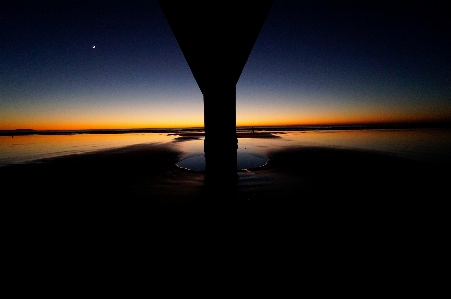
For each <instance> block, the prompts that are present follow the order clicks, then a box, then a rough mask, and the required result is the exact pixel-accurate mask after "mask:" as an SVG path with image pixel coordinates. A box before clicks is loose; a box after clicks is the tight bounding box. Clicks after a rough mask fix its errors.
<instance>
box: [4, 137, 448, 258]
mask: <svg viewBox="0 0 451 299" xmlns="http://www.w3.org/2000/svg"><path fill="white" fill-rule="evenodd" d="M179 156H180V153H179V152H177V151H176V150H174V149H173V148H171V147H169V146H166V145H155V144H154V145H137V146H131V147H127V148H123V149H114V150H107V151H101V152H96V153H90V154H81V155H73V156H67V157H59V158H52V159H47V160H42V161H40V162H39V163H32V164H25V165H14V166H9V167H2V168H0V179H1V182H2V189H3V190H2V210H3V213H4V214H5V218H4V219H6V220H7V221H6V224H5V225H6V227H5V228H6V232H7V234H8V235H9V238H10V239H9V240H10V241H8V242H7V243H6V244H8V246H12V248H14V249H13V250H14V251H16V250H17V251H18V252H20V253H21V255H23V256H29V254H30V251H31V252H34V253H35V254H36V252H39V249H41V250H43V251H45V252H47V253H48V252H49V251H48V250H49V247H51V248H53V249H52V250H51V252H55V249H54V248H55V247H54V246H55V244H57V245H56V248H60V249H61V248H71V249H74V248H78V250H80V248H84V252H85V254H86V252H91V250H94V248H96V246H99V245H103V246H105V247H107V248H109V249H108V250H118V248H123V247H126V248H128V253H127V256H129V255H130V251H134V250H138V249H141V250H142V249H143V248H146V250H151V249H152V250H155V249H157V248H160V249H161V248H162V247H164V248H166V249H168V247H170V248H172V250H176V251H177V252H178V253H177V255H178V254H180V252H181V251H183V252H186V250H187V249H189V248H191V249H193V248H196V252H198V253H199V252H203V253H205V252H210V253H211V252H212V248H214V246H213V245H212V244H218V243H215V242H220V244H221V245H220V246H219V245H218V248H223V247H224V246H229V247H230V250H229V251H228V252H235V253H238V254H239V255H240V256H242V257H243V256H249V255H253V254H251V253H250V252H249V250H248V249H246V250H245V249H244V248H247V247H246V246H247V245H252V244H254V245H255V246H258V250H257V251H258V252H261V251H265V252H266V253H267V254H269V255H270V256H271V257H272V258H274V256H275V255H272V253H270V250H269V248H272V249H271V250H277V252H278V255H277V256H278V257H281V258H282V257H283V256H284V255H285V254H282V255H280V254H281V253H280V251H283V252H285V253H286V252H288V251H289V250H294V248H296V250H295V251H296V252H298V250H309V252H310V253H309V254H319V253H321V254H322V255H323V257H322V259H324V258H326V257H328V258H329V259H330V257H331V254H332V256H335V257H337V256H338V255H341V254H343V253H344V252H346V253H347V254H348V258H349V255H352V256H354V257H355V256H360V257H362V256H366V258H368V256H369V254H370V253H369V252H370V251H368V250H371V252H372V253H371V259H372V261H373V262H374V263H378V262H377V261H382V260H384V259H386V258H387V256H390V257H394V256H397V257H399V259H400V260H405V261H406V263H408V260H410V258H412V255H414V253H413V251H412V250H413V249H414V248H419V247H422V246H424V244H430V245H431V246H436V245H437V244H439V243H440V242H441V241H440V240H443V238H441V237H440V236H439V234H440V231H442V230H443V226H444V222H445V218H443V216H442V215H443V208H444V203H445V201H446V200H448V199H447V198H448V196H449V192H448V191H449V190H448V188H449V186H448V185H447V184H448V183H449V174H448V173H447V172H446V169H442V168H441V167H440V166H439V165H428V164H422V163H419V162H413V161H408V160H403V159H400V158H395V157H390V156H386V155H382V154H379V153H370V152H360V151H351V150H338V149H326V148H293V149H290V150H284V151H280V152H273V153H272V154H271V155H270V157H269V162H268V164H267V165H266V166H264V167H262V168H259V169H255V170H253V171H251V172H240V173H239V181H238V184H237V185H236V186H223V187H217V186H216V187H215V188H208V186H205V185H204V178H205V176H204V173H201V172H191V171H187V170H183V169H179V168H178V167H176V166H175V164H176V162H177V161H178V159H179ZM63 244H65V245H63ZM68 244H69V245H68ZM105 244H108V246H107V245H105ZM168 244H171V245H170V246H169V245H168ZM256 244H258V245H256ZM406 244H407V245H406ZM437 246H438V245H437ZM105 247H104V248H105ZM43 248H46V249H45V250H44V249H43ZM104 250H105V249H104ZM108 250H107V251H108ZM415 250H417V249H415ZM56 251H58V250H56ZM82 251H83V250H82ZM102 252H105V251H102ZM171 252H172V251H171ZM271 252H274V251H271ZM416 253H417V251H415V254H416ZM304 254H307V253H305V252H304ZM309 254H307V255H303V256H304V257H305V258H307V257H308V256H310V255H309ZM32 256H33V255H32ZM337 258H338V257H337ZM343 259H344V257H343V256H341V258H338V260H342V261H343Z"/></svg>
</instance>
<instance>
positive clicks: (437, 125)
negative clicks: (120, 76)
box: [0, 123, 451, 136]
mask: <svg viewBox="0 0 451 299" xmlns="http://www.w3.org/2000/svg"><path fill="white" fill-rule="evenodd" d="M432 128H437V129H439V128H451V123H412V124H368V125H309V126H254V127H251V126H241V127H237V128H236V131H237V133H239V132H247V131H250V130H252V129H253V130H254V131H313V130H369V129H432ZM180 132H204V128H163V129H155V128H153V129H152V128H143V129H89V130H34V129H15V130H0V136H24V135H74V134H131V133H168V134H171V133H172V134H174V133H180Z"/></svg>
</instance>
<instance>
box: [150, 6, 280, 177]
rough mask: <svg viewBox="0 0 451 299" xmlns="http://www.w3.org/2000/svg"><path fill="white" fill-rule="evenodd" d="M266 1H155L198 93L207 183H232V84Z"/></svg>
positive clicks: (258, 26) (234, 173)
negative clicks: (202, 125)
mask: <svg viewBox="0 0 451 299" xmlns="http://www.w3.org/2000/svg"><path fill="white" fill-rule="evenodd" d="M272 3H273V0H271V1H267V0H260V1H246V0H240V1H235V0H234V1H230V0H228V1H189V0H185V1H177V0H160V1H159V4H160V7H161V8H162V10H163V13H164V15H165V16H166V19H167V21H168V23H169V25H170V27H171V30H172V32H173V33H174V35H175V38H176V40H177V42H178V44H179V46H180V48H181V50H182V52H183V55H184V57H185V59H186V61H187V63H188V65H189V67H190V69H191V72H192V74H193V76H194V78H195V79H196V82H197V84H198V86H199V88H200V90H201V92H202V94H203V101H204V129H205V140H204V155H205V163H206V169H205V171H206V181H207V182H216V183H218V182H221V183H225V184H229V183H230V182H232V181H235V182H236V179H237V166H236V165H237V156H236V155H237V149H238V139H237V136H236V84H237V82H238V80H239V78H240V75H241V72H242V70H243V68H244V65H245V64H246V61H247V59H248V57H249V54H250V53H251V51H252V47H253V46H254V43H255V41H256V40H257V37H258V34H259V33H260V30H261V28H262V26H263V23H264V21H265V19H266V16H267V14H268V12H269V10H270V8H271V5H272Z"/></svg>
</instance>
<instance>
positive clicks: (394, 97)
mask: <svg viewBox="0 0 451 299" xmlns="http://www.w3.org/2000/svg"><path fill="white" fill-rule="evenodd" d="M446 2H447V1H437V0H429V1H412V0H411V1H396V0H393V1H371V0H368V1H365V0H362V1H346V0H343V1H330V0H329V1H322V0H316V1H294V0H276V1H275V2H274V4H273V5H272V7H271V10H270V11H269V14H268V16H267V19H266V21H265V23H264V25H263V27H262V29H261V31H260V34H259V36H258V38H257V40H256V42H255V44H254V47H253V49H252V52H251V54H250V55H249V58H248V60H247V62H246V65H245V67H244V69H243V72H242V74H241V77H240V79H239V81H238V83H237V85H236V116H237V126H271V125H277V126H281V125H330V124H365V123H412V122H450V121H451V55H450V53H451V51H450V50H451V21H450V19H451V18H449V15H451V11H450V9H449V8H447V5H446ZM231 21H233V20H231ZM202 126H203V97H202V93H201V92H200V90H199V87H198V86H197V83H196V81H195V79H194V77H193V75H192V74H191V71H190V68H189V66H188V64H187V62H186V60H185V58H184V56H183V53H182V51H181V49H180V47H179V46H178V44H177V41H176V39H175V37H174V35H173V33H172V31H171V29H170V27H169V24H168V22H167V21H166V19H165V16H164V14H163V12H162V10H161V8H160V7H159V4H158V2H157V1H156V0H150V1H133V0H129V1H116V0H110V1H95V0H92V1H83V0H78V1H74V0H73V1H71V0H66V1H46V0H42V1H38V0H36V1H23V0H0V130H14V129H25V128H26V129H35V130H70V129H74V130H79V129H133V128H182V127H202Z"/></svg>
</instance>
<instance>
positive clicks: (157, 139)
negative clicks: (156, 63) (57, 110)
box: [0, 133, 173, 165]
mask: <svg viewBox="0 0 451 299" xmlns="http://www.w3.org/2000/svg"><path fill="white" fill-rule="evenodd" d="M172 139H173V136H168V134H165V133H161V134H160V133H143V134H141V133H139V134H138V133H137V134H130V133H128V134H75V135H27V136H15V137H13V138H12V137H11V136H0V153H1V155H0V165H4V164H8V163H10V162H11V161H19V162H25V161H29V160H34V159H40V158H49V157H55V156H62V155H71V154H80V153H86V152H91V151H97V150H102V149H110V148H119V147H123V146H128V145H133V144H145V143H167V142H169V141H171V140H172Z"/></svg>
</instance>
